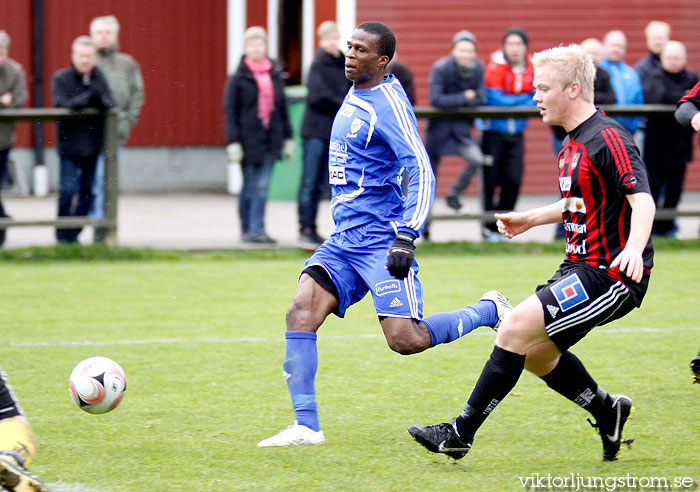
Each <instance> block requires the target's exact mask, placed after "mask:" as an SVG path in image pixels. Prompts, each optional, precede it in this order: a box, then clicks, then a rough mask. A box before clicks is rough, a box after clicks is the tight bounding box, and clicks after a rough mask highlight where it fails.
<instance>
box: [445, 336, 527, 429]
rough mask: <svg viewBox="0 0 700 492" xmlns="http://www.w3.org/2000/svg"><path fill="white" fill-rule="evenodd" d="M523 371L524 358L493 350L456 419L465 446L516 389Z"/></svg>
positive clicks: (502, 350)
mask: <svg viewBox="0 0 700 492" xmlns="http://www.w3.org/2000/svg"><path fill="white" fill-rule="evenodd" d="M524 367H525V356H524V355H520V354H516V353H515V352H510V351H508V350H505V349H502V348H501V347H498V346H495V347H494V348H493V352H491V357H490V358H489V360H488V361H487V362H486V364H485V365H484V369H483V370H482V371H481V376H479V380H478V381H477V383H476V386H475V387H474V390H473V391H472V394H471V395H469V399H468V400H467V404H466V405H465V406H464V411H463V412H462V414H461V415H460V416H459V417H457V419H456V426H457V432H459V435H460V437H461V438H462V440H463V441H464V442H467V441H469V440H471V439H472V438H473V437H474V434H475V433H476V431H477V429H478V428H479V427H480V426H481V424H482V423H483V422H484V420H486V417H488V416H489V414H490V413H491V412H492V411H493V409H494V408H496V405H498V404H499V403H500V401H501V400H503V398H505V397H506V395H507V394H508V393H510V391H511V390H512V389H513V388H514V387H515V384H516V383H517V382H518V379H519V378H520V375H521V374H522V372H523V368H524Z"/></svg>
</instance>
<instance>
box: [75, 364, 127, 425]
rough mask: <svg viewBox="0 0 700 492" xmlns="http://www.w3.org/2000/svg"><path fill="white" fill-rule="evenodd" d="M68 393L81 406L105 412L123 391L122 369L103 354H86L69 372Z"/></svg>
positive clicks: (81, 407)
mask: <svg viewBox="0 0 700 492" xmlns="http://www.w3.org/2000/svg"><path fill="white" fill-rule="evenodd" d="M69 388H70V396H71V398H72V399H73V402H74V403H75V404H76V405H78V407H79V408H80V409H81V410H84V411H86V412H88V413H95V414H100V413H107V412H109V411H111V410H114V409H115V408H117V405H119V402H121V401H122V398H124V392H125V391H126V375H125V374H124V370H123V369H122V368H121V367H120V366H119V364H117V363H116V362H114V361H113V360H112V359H108V358H107V357H90V358H89V359H85V360H84V361H81V362H79V363H78V365H77V366H75V368H74V369H73V372H71V374H70V382H69Z"/></svg>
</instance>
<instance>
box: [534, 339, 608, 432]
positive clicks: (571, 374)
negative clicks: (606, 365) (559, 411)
mask: <svg viewBox="0 0 700 492" xmlns="http://www.w3.org/2000/svg"><path fill="white" fill-rule="evenodd" d="M542 380H543V381H544V382H545V383H547V386H549V387H550V388H552V389H553V390H554V391H556V392H557V393H559V394H561V395H563V396H565V397H566V398H568V399H569V400H571V401H573V402H574V403H576V404H577V405H578V406H580V407H581V408H585V409H586V410H588V411H589V412H591V414H593V416H594V417H595V418H596V420H598V416H599V415H600V414H601V412H603V411H604V410H605V409H606V408H608V407H609V403H610V401H609V400H610V396H609V395H608V393H607V392H606V391H605V390H604V389H602V388H600V387H599V386H598V383H596V382H595V381H594V380H593V378H592V377H591V375H590V374H588V371H587V370H586V368H585V367H584V366H583V363H582V362H581V361H580V360H579V359H578V357H576V356H575V355H574V354H572V353H571V352H568V351H567V352H564V353H563V354H561V357H559V362H558V363H557V365H556V366H555V367H554V369H553V370H552V371H551V372H550V373H549V374H547V375H545V376H542Z"/></svg>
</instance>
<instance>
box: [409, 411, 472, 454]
mask: <svg viewBox="0 0 700 492" xmlns="http://www.w3.org/2000/svg"><path fill="white" fill-rule="evenodd" d="M408 433H409V434H411V436H412V437H413V439H415V440H416V441H417V442H418V443H419V444H420V445H421V446H423V447H424V448H426V449H427V450H428V451H431V452H433V453H443V454H446V455H447V456H449V457H450V458H452V459H455V460H458V459H461V458H464V457H465V456H466V455H467V453H468V452H469V450H470V449H471V447H472V442H473V441H474V438H471V439H469V440H468V442H463V441H462V438H461V437H460V435H459V432H458V431H457V427H456V425H455V419H452V421H451V422H450V423H443V424H437V425H426V426H420V425H412V426H410V427H408Z"/></svg>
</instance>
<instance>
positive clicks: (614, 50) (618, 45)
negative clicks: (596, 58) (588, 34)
mask: <svg viewBox="0 0 700 492" xmlns="http://www.w3.org/2000/svg"><path fill="white" fill-rule="evenodd" d="M626 50H627V37H626V36H625V33H624V32H622V31H620V30H617V29H616V30H613V31H610V32H608V33H607V34H606V35H605V37H604V38H603V51H604V56H603V59H602V60H600V63H599V66H600V67H601V68H604V69H605V70H607V71H608V73H609V74H610V83H611V84H612V86H613V89H614V90H615V97H616V98H617V104H620V105H623V104H643V103H644V92H643V90H642V80H641V79H640V78H639V74H638V73H637V71H636V70H635V69H634V68H632V67H630V66H629V65H627V64H626V63H625V61H624V57H625V51H626ZM613 119H614V120H615V121H617V122H618V123H620V124H621V125H622V126H624V127H625V130H627V131H628V132H630V133H631V134H632V135H634V134H635V132H636V131H637V130H638V129H639V123H640V118H639V116H616V117H614V118H613ZM638 143H639V142H638Z"/></svg>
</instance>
